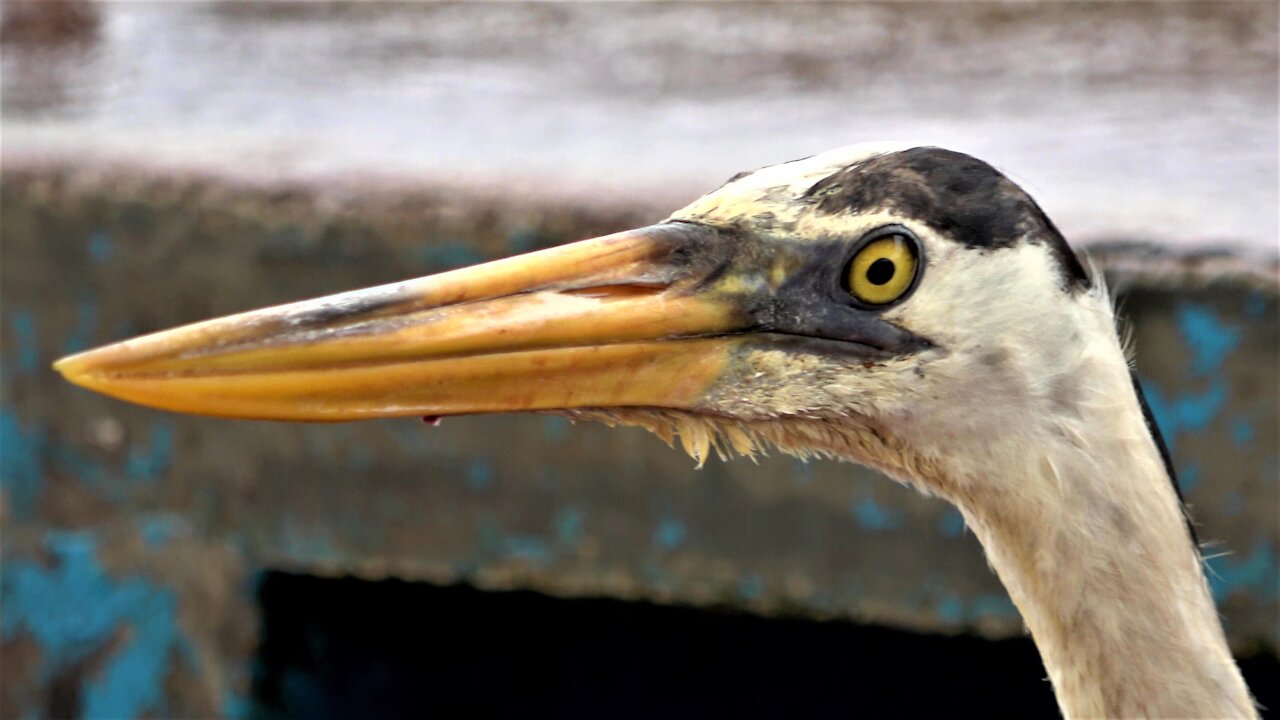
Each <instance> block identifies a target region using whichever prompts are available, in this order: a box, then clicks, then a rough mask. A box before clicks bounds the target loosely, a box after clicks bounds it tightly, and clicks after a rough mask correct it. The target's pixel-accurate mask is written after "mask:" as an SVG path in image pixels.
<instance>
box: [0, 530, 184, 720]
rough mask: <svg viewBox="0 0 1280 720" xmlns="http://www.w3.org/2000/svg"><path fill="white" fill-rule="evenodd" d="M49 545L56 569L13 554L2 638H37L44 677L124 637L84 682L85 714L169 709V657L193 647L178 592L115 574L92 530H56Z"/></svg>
mask: <svg viewBox="0 0 1280 720" xmlns="http://www.w3.org/2000/svg"><path fill="white" fill-rule="evenodd" d="M45 546H46V547H47V548H48V549H49V551H50V552H51V553H52V554H53V555H54V556H55V558H56V564H55V565H54V566H53V567H52V568H46V567H43V566H41V565H40V564H37V563H34V562H30V561H25V560H14V561H10V562H8V563H7V564H6V566H5V568H4V570H3V579H4V587H5V602H4V605H3V607H2V608H0V615H2V618H0V620H2V622H0V626H2V628H3V634H4V637H5V638H11V637H14V636H16V635H18V634H19V633H24V632H25V633H29V634H30V635H32V636H33V637H34V638H35V640H36V642H37V643H38V644H39V645H40V648H41V667H40V675H41V677H42V678H44V680H45V681H48V679H49V678H51V677H52V676H53V675H54V674H56V673H57V672H59V671H60V670H63V669H65V668H66V667H67V666H68V665H70V664H73V663H75V662H77V661H78V660H80V659H82V658H84V657H85V656H86V655H88V654H89V653H91V652H93V651H95V650H98V649H99V648H102V647H103V646H104V645H106V644H107V643H110V642H112V641H118V642H120V643H121V644H120V646H119V648H118V649H116V650H115V651H114V652H112V653H111V654H110V655H109V656H108V657H107V659H106V660H105V661H104V665H103V667H102V668H101V670H100V671H99V672H97V673H94V674H91V675H88V676H86V677H84V678H82V679H81V681H80V683H81V684H80V689H81V692H82V702H83V715H84V717H89V718H97V717H111V718H132V717H138V716H141V715H143V714H152V715H156V714H159V715H163V714H164V702H165V701H164V684H165V678H166V677H167V676H168V674H169V672H170V665H171V658H172V657H173V656H174V653H175V651H178V656H181V654H182V651H183V649H184V648H185V647H187V645H188V643H187V641H186V639H185V638H184V637H183V636H182V634H181V632H180V630H179V628H178V624H177V599H176V596H175V595H174V593H173V591H171V590H167V589H164V588H162V587H160V586H158V585H155V584H153V583H151V582H150V581H148V580H145V579H143V578H141V577H130V578H124V579H120V580H117V579H115V578H112V577H111V576H110V575H109V574H108V573H107V572H106V570H105V569H104V568H103V567H102V565H101V564H100V563H99V561H98V557H97V547H96V540H95V538H94V537H93V536H92V535H91V534H89V533H84V532H59V531H54V532H50V533H49V534H48V535H47V536H46V537H45Z"/></svg>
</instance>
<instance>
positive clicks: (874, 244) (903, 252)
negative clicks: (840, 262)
mask: <svg viewBox="0 0 1280 720" xmlns="http://www.w3.org/2000/svg"><path fill="white" fill-rule="evenodd" d="M916 264H917V263H916V246H915V243H913V242H911V241H910V240H908V239H907V238H906V237H904V236H902V235H886V236H885V237H882V238H879V239H878V240H872V241H871V242H869V243H867V245H866V246H865V247H863V248H862V249H861V250H859V251H858V254H857V255H854V256H853V260H852V261H851V262H850V263H849V271H848V272H849V275H848V277H847V278H846V281H847V282H848V284H849V292H850V293H852V294H853V296H854V297H855V298H857V299H858V300H860V301H862V302H864V303H867V304H868V305H884V304H886V303H891V302H893V301H894V300H897V299H898V298H900V297H902V294H903V293H905V292H906V291H907V289H908V288H910V287H911V281H912V280H914V279H915V277H916Z"/></svg>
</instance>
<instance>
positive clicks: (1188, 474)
mask: <svg viewBox="0 0 1280 720" xmlns="http://www.w3.org/2000/svg"><path fill="white" fill-rule="evenodd" d="M1199 484H1200V466H1199V465H1192V464H1188V465H1187V466H1186V467H1184V468H1182V470H1180V471H1179V472H1178V487H1179V488H1181V489H1182V492H1184V493H1189V492H1191V491H1192V490H1195V489H1196V486H1197V485H1199Z"/></svg>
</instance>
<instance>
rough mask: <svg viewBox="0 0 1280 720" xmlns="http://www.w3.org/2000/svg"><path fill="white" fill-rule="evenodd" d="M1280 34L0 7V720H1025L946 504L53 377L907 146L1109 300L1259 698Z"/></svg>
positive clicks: (539, 430) (305, 7) (1016, 648)
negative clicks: (243, 316)
mask: <svg viewBox="0 0 1280 720" xmlns="http://www.w3.org/2000/svg"><path fill="white" fill-rule="evenodd" d="M1278 22H1280V16H1278V13H1277V5H1276V4H1275V3H1274V2H1256V3H1255V2H1233V3H1200V2H1185V3H1154V2H1117V3H1093V2H1087V3H1069V2H1060V3H1059V2H1055V3H1009V4H1005V3H986V2H966V3H927V2H907V3H896V2H894V3H858V4H825V3H824V4H807V3H791V4H687V5H686V4H630V3H617V4H615V3H583V4H558V3H551V4H536V5H535V4H530V5H525V4H490V3H483V4H471V3H459V4H411V3H382V2H354V3H321V2H308V3H286V2H249V1H236V2H230V1H228V2H184V3H177V2H173V3H164V2H102V3H97V2H93V3H91V2H79V1H76V0H4V1H3V3H0V61H2V65H0V70H2V75H0V121H2V122H0V203H2V205H0V211H2V215H0V243H2V245H0V290H2V297H0V299H2V304H0V340H2V342H3V344H2V345H0V402H2V407H0V443H2V444H0V482H2V488H3V490H2V494H0V524H2V525H0V527H2V531H3V538H2V540H3V567H2V574H0V620H2V624H0V630H2V636H0V652H2V653H3V654H2V655H0V662H2V665H0V715H3V717H6V718H8V717H13V718H34V717H144V716H146V717H214V716H225V717H243V716H250V717H272V718H274V717H308V718H315V717H350V716H353V715H372V716H395V715H413V716H421V715H424V714H428V713H436V714H443V715H446V716H479V717H488V716H495V715H514V714H527V713H530V712H552V713H555V714H557V715H560V716H584V715H585V716H599V715H601V714H604V713H608V714H610V715H615V716H618V715H621V716H652V715H656V714H659V713H661V714H663V715H672V714H674V715H692V714H694V713H698V714H706V713H717V714H727V713H729V712H737V713H739V714H746V715H761V714H781V713H783V712H796V711H800V712H805V713H809V714H816V713H818V712H824V713H826V712H832V711H837V712H850V711H853V712H857V711H869V712H886V711H893V712H896V713H899V714H914V713H924V712H942V711H945V712H948V713H950V714H955V713H957V712H959V713H966V712H969V713H973V714H990V713H1000V714H1002V715H1008V714H1015V713H1016V714H1019V715H1026V716H1036V715H1038V716H1045V717H1053V716H1056V712H1057V711H1056V706H1055V704H1054V701H1053V697H1052V693H1051V690H1050V687H1049V685H1048V683H1047V682H1046V681H1045V680H1044V677H1045V674H1044V670H1043V668H1042V667H1041V666H1040V664H1039V659H1038V656H1037V654H1036V652H1035V649H1034V647H1033V646H1032V645H1031V643H1030V641H1029V640H1027V639H1026V638H1025V637H1024V634H1023V632H1024V631H1023V628H1022V624H1021V622H1020V620H1019V618H1018V615H1017V613H1016V611H1015V609H1014V607H1013V605H1012V604H1011V603H1010V602H1009V600H1008V598H1007V596H1006V595H1005V593H1004V591H1003V590H1002V588H1001V587H1000V585H999V583H998V581H997V580H996V579H995V577H994V576H993V575H992V574H991V572H990V571H989V569H988V568H987V566H986V563H985V561H984V559H983V557H982V555H981V549H980V548H979V546H978V544H977V542H976V541H975V540H974V539H973V537H972V536H971V535H970V534H969V533H967V531H966V529H965V527H964V522H963V520H962V519H961V518H960V516H959V514H958V513H956V512H955V511H953V510H951V509H949V508H948V507H947V506H945V505H944V504H943V503H941V502H939V501H936V500H932V499H927V498H923V497H920V496H918V495H917V494H915V493H913V492H911V491H908V490H906V489H904V488H902V487H899V486H898V485H896V484H894V483H892V482H890V481H888V480H886V479H884V478H882V477H878V476H876V474H875V473H872V472H870V471H867V470H864V469H862V468H858V467H854V466H851V465H841V464H835V463H828V462H815V463H809V464H804V463H801V462H799V461H795V460H792V459H789V458H785V457H770V458H766V459H764V460H762V461H761V462H760V463H759V464H758V465H753V464H751V463H746V462H737V463H728V464H726V463H720V462H716V461H712V462H709V463H708V464H707V466H706V467H704V468H702V469H701V470H698V469H695V468H694V466H693V463H692V462H691V461H690V460H689V459H688V458H687V457H685V456H684V455H683V454H681V453H679V452H677V451H672V450H669V449H667V448H666V447H665V446H663V445H662V444H661V443H660V442H659V441H657V440H656V439H654V438H652V437H650V436H648V435H647V434H646V433H644V432H642V431H639V430H633V429H606V428H602V427H595V426H589V425H571V424H569V423H568V422H567V421H565V420H562V419H559V418H548V417H539V416H528V417H525V416H515V417H484V418H480V417H477V418H458V419H448V420H446V421H445V422H444V423H443V424H442V425H441V426H440V427H428V426H425V425H423V424H422V423H420V422H414V421H408V420H404V421H394V422H372V423H360V424H349V425H334V426H293V425H283V424H270V423H236V422H226V421H218V420H209V419H198V418H187V417H178V416H170V415H165V414H162V413H159V412H155V411H150V410H145V409H141V408H137V407H133V406H127V405H124V404H122V403H119V402H115V401H112V400H109V399H106V398H103V397H100V396H96V395H92V394H90V393H88V392H86V391H82V390H79V389H77V388H73V387H71V386H69V385H66V384H65V383H63V382H61V381H60V380H59V378H58V377H56V376H55V374H54V373H52V371H51V370H49V363H50V362H52V361H53V360H54V359H56V358H57V357H59V356H61V355H63V354H65V353H69V352H74V351H77V350H81V349H85V348H87V347H90V346H93V345H97V344H101V343H105V342H108V341H112V340H118V339H122V338H125V337H128V336H131V335H134V334H137V333H142V332H147V331H151V330H156V329H160V328H164V327H168V326H172V325H176V324H179V323H184V322H190V321H194V320H198V319H202V318H205V317H208V316H211V315H215V314H223V313H229V312H234V311H237V310H243V309H248V308H251V307H258V306H262V305H267V304H274V303H279V302H283V301H287V300H292V299H298V298H302V297H310V296H315V295H320V294H326V293H330V292H334V291H337V290H342V289H347V288H355V287H363V286H367V285H371V284H375V283H382V282H387V281H392V280H396V279H401V278H405V277H413V276H417V275H422V274H427V273H430V272H436V271H440V270H444V269H448V268H452V267H457V266H461V265H466V264H471V263H474V262H478V261H482V260H486V259H490V258H496V257H501V256H505V255H509V254H512V253H517V252H524V251H528V250H533V249H537V248H540V247H545V246H549V245H554V244H558V243H562V242H567V241H570V240H575V239H580V238H584V237H589V236H592V235H597V234H602V233H607V232H612V231H616V230H621V229H625V228H628V227H634V226H637V225H641V224H646V223H650V222H654V221H657V220H660V219H662V218H663V217H665V216H666V214H667V213H669V212H670V211H672V210H673V209H675V208H677V207H680V206H682V205H684V204H685V203H686V202H688V201H689V200H691V199H692V198H694V197H696V196H698V195H700V194H702V193H703V192H706V191H708V190H710V189H712V188H714V187H715V186H717V185H719V184H720V183H722V182H723V181H724V180H725V179H727V178H728V177H729V176H731V175H733V174H734V173H736V172H738V171H740V170H744V169H751V168H755V167H759V166H762V165H769V164H774V163H776V162H781V161H784V160H789V159H793V158H797V157H802V156H806V155H810V154H813V153H815V152H820V151H823V150H826V149H830V148H833V147H837V146H840V145H846V144H850V143H853V142H861V141H867V140H882V139H895V140H896V139H902V140H918V141H921V142H922V143H925V144H938V145H944V146H948V147H951V148H953V149H957V150H961V151H964V152H968V153H971V154H974V155H977V156H979V157H982V158H983V159H986V160H988V161H990V162H992V163H993V164H995V165H996V166H997V167H999V168H1001V169H1002V170H1005V171H1006V172H1008V173H1009V174H1010V175H1011V176H1012V177H1014V178H1015V179H1017V180H1018V181H1019V182H1020V183H1022V184H1023V185H1024V186H1025V187H1026V188H1027V189H1028V190H1030V191H1031V192H1032V194H1033V195H1035V196H1036V198H1037V199H1038V200H1039V201H1040V203H1041V205H1043V206H1044V208H1045V209H1046V211H1047V212H1048V213H1049V215H1050V216H1051V217H1053V218H1054V220H1055V221H1056V222H1057V224H1058V225H1059V227H1061V228H1062V230H1063V231H1064V233H1065V234H1066V235H1067V236H1068V238H1069V239H1071V240H1072V242H1073V244H1075V245H1076V246H1077V247H1078V248H1084V249H1086V250H1087V251H1088V252H1089V254H1090V255H1091V256H1092V257H1093V258H1094V260H1095V262H1096V263H1097V264H1098V266H1099V267H1100V268H1101V269H1102V270H1103V271H1104V272H1105V273H1106V274H1107V276H1108V279H1109V281H1110V282H1111V283H1112V287H1113V288H1115V289H1116V290H1117V294H1118V295H1119V297H1120V307H1121V310H1122V313H1123V315H1124V316H1125V319H1126V322H1127V323H1128V324H1129V326H1130V327H1131V328H1132V330H1133V337H1134V346H1135V348H1136V352H1137V368H1138V372H1139V375H1140V377H1141V378H1142V382H1143V384H1144V387H1145V388H1146V393H1147V396H1148V399H1149V400H1150V403H1151V405H1152V409H1153V411H1154V413H1155V415H1156V418H1157V421H1158V422H1159V424H1160V425H1161V427H1162V429H1163V432H1164V435H1165V438H1166V439H1167V440H1168V442H1169V444H1170V447H1171V449H1172V451H1173V454H1174V459H1175V464H1176V465H1177V467H1178V471H1179V474H1180V476H1181V479H1182V486H1183V489H1184V492H1185V493H1186V496H1187V499H1188V502H1189V504H1190V506H1191V511H1192V514H1193V516H1194V517H1195V518H1196V520H1197V522H1198V524H1199V526H1200V528H1199V529H1200V536H1201V538H1202V539H1204V540H1210V541H1212V543H1213V544H1212V545H1211V546H1210V547H1209V548H1208V549H1207V550H1206V554H1207V555H1211V556H1212V557H1211V559H1210V560H1209V562H1208V564H1209V568H1210V573H1209V579H1210V583H1211V586H1212V589H1213V592H1214V596H1215V599H1216V600H1217V601H1218V604H1219V609H1220V611H1221V613H1222V614H1223V616H1224V622H1225V624H1226V628H1227V632H1228V635H1229V637H1230V640H1231V643H1232V647H1233V650H1234V651H1235V652H1236V653H1237V655H1238V657H1239V658H1240V659H1241V663H1242V666H1243V667H1244V668H1245V671H1246V675H1247V676H1248V678H1249V680H1250V683H1251V685H1252V687H1253V690H1254V692H1255V693H1256V694H1257V695H1258V697H1259V699H1260V700H1261V701H1262V702H1263V703H1264V704H1268V705H1271V706H1272V707H1275V706H1278V705H1280V697H1277V694H1276V688H1277V687H1280V664H1278V663H1277V660H1276V648H1277V646H1278V645H1280V575H1278V565H1280V561H1278V559H1277V553H1278V552H1280V428H1278V427H1277V416H1278V415H1280V387H1278V385H1280V377H1278V376H1280V358H1278V357H1277V354H1278V353H1277V348H1278V345H1280V317H1278V315H1277V296H1278V287H1280V270H1278V265H1277V262H1278V261H1277V255H1278V246H1277V238H1278V237H1280V221H1278V219H1277V217H1278V214H1277V207H1278V203H1277V193H1278V191H1280V180H1278V167H1280V161H1278V160H1277V157H1278V153H1280V141H1278V137H1280V134H1278V130H1277V124H1278V123H1280V111H1278V109H1277V88H1278V87H1280V71H1278V70H1277V67H1278V63H1280V53H1278V42H1280V40H1278V36H1277V23H1278Z"/></svg>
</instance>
